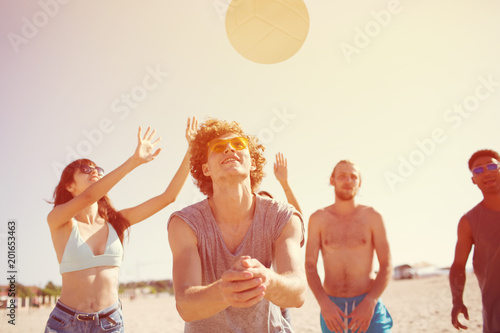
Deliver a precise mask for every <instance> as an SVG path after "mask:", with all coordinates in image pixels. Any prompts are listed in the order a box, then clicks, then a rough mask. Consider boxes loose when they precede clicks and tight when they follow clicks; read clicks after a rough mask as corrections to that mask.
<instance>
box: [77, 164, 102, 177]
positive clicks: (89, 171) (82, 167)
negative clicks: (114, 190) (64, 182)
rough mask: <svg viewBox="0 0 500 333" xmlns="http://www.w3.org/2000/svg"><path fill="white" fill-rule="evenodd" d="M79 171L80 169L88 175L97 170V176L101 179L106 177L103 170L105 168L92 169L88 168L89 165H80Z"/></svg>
mask: <svg viewBox="0 0 500 333" xmlns="http://www.w3.org/2000/svg"><path fill="white" fill-rule="evenodd" d="M78 169H79V170H80V171H81V172H83V173H86V174H90V173H92V172H93V171H94V170H96V171H97V175H98V176H99V177H102V176H104V169H103V168H101V167H98V166H96V167H91V166H88V165H85V164H80V165H79V166H78Z"/></svg>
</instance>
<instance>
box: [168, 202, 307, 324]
mask: <svg viewBox="0 0 500 333" xmlns="http://www.w3.org/2000/svg"><path fill="white" fill-rule="evenodd" d="M293 214H296V215H297V216H299V217H300V219H301V221H302V223H303V220H302V216H301V215H300V213H298V212H297V211H296V210H295V209H294V208H293V206H291V205H289V204H287V203H281V202H277V201H274V200H271V199H268V198H264V197H261V196H259V195H256V202H255V211H254V216H253V221H252V224H251V226H250V228H249V229H248V231H247V233H246V235H245V237H244V238H243V241H242V242H241V244H240V245H239V246H238V248H237V249H236V251H235V252H234V254H233V253H231V252H230V251H229V250H228V249H227V247H226V244H225V243H224V241H223V238H222V234H221V232H220V229H219V227H218V226H217V223H216V222H215V218H214V216H213V214H212V210H211V209H210V206H209V204H208V200H207V199H205V200H203V201H200V202H198V203H196V204H194V205H191V206H188V207H186V208H184V209H182V210H181V211H177V212H175V213H173V214H172V216H170V219H169V223H170V220H171V219H172V217H174V216H178V217H180V218H181V219H182V220H184V222H186V224H187V225H188V226H189V227H190V228H191V229H193V231H194V233H195V235H196V238H197V240H198V253H199V255H200V259H201V265H202V284H203V285H208V284H210V283H212V282H214V281H217V280H219V279H220V278H221V277H222V274H223V273H224V272H225V271H227V270H228V269H230V268H231V267H232V266H233V263H234V261H235V259H237V258H238V257H240V256H244V255H248V256H251V257H252V258H255V259H257V260H259V262H260V263H262V264H263V265H264V266H266V267H268V268H270V267H271V264H272V261H273V257H274V256H273V253H274V243H275V241H276V239H277V238H278V237H279V235H280V234H281V231H282V230H283V228H284V226H285V225H286V224H287V222H288V221H289V220H290V218H291V217H292V215H293ZM302 237H303V235H302ZM184 332H187V333H191V332H193V333H194V332H196V333H199V332H216V333H222V332H228V333H229V332H232V333H234V332H245V333H249V332H250V333H251V332H255V333H265V332H273V333H274V332H293V331H292V328H291V326H290V324H289V323H288V322H287V321H286V320H285V319H284V318H283V316H282V315H281V311H280V308H279V307H278V306H276V305H274V304H273V303H271V302H269V301H268V300H266V299H263V300H262V301H261V302H259V303H258V304H256V305H254V306H252V307H250V308H235V307H231V306H230V307H228V308H227V309H225V310H224V311H221V312H219V313H217V314H216V315H214V316H212V317H210V318H207V319H202V320H197V321H192V322H187V323H186V325H185V328H184Z"/></svg>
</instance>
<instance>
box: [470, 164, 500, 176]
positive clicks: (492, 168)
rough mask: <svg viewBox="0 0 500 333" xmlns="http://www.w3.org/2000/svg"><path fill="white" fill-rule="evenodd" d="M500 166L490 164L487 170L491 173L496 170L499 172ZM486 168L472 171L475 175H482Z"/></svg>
mask: <svg viewBox="0 0 500 333" xmlns="http://www.w3.org/2000/svg"><path fill="white" fill-rule="evenodd" d="M498 167H499V166H498V164H496V163H490V164H487V165H486V169H488V170H490V171H495V170H498ZM484 170H485V168H484V167H483V166H480V167H477V168H474V169H472V172H473V173H474V174H475V175H480V174H482V173H483V172H484Z"/></svg>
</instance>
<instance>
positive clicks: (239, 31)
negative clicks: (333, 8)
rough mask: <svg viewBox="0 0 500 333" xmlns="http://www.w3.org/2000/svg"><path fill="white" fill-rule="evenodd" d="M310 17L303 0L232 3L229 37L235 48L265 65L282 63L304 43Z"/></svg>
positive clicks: (230, 6)
mask: <svg viewBox="0 0 500 333" xmlns="http://www.w3.org/2000/svg"><path fill="white" fill-rule="evenodd" d="M308 32H309V14H308V12H307V7H306V5H305V4H304V2H303V1H302V0H232V1H231V3H230V5H229V7H228V9H227V12H226V34H227V37H228V39H229V42H230V43H231V45H232V46H233V48H234V49H235V50H236V51H237V52H238V53H239V54H241V55H242V56H243V57H245V58H246V59H248V60H251V61H254V62H257V63H261V64H274V63H278V62H282V61H284V60H286V59H288V58H290V57H291V56H293V55H294V54H295V53H297V51H298V50H299V49H300V48H301V47H302V45H303V44H304V42H305V40H306V37H307V33H308Z"/></svg>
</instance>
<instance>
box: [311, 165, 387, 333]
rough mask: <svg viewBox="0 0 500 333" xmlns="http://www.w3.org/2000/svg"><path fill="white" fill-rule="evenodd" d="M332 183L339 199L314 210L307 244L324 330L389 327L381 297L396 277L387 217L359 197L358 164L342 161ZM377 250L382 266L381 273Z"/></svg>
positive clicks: (373, 330) (375, 330) (333, 173)
mask: <svg viewBox="0 0 500 333" xmlns="http://www.w3.org/2000/svg"><path fill="white" fill-rule="evenodd" d="M330 183H331V184H332V185H333V186H334V188H335V203H334V204H333V205H331V206H328V207H325V208H323V209H320V210H318V211H316V212H315V213H314V214H313V215H311V218H310V220H309V227H308V239H307V245H306V275H307V281H308V283H309V286H310V288H311V290H312V292H313V293H314V296H315V297H316V299H317V301H318V303H319V306H320V308H321V316H320V321H321V329H322V331H323V332H337V333H338V332H356V331H357V332H367V333H374V332H377V333H378V332H390V329H391V327H392V318H391V316H390V315H389V313H388V311H387V309H386V308H385V306H384V305H383V304H382V302H381V301H380V299H379V298H380V296H381V295H382V292H383V291H384V289H385V288H386V286H387V285H388V283H389V280H390V278H391V276H392V264H391V254H390V249H389V243H388V241H387V236H386V231H385V227H384V222H383V220H382V217H381V216H380V214H379V213H378V212H376V211H375V210H374V209H373V208H371V207H368V206H364V205H360V204H358V203H357V202H356V198H355V197H356V194H357V192H358V190H359V188H360V186H361V174H360V171H359V168H358V166H357V165H356V164H355V163H353V162H351V161H348V160H342V161H340V162H339V163H338V164H337V165H336V166H335V168H334V169H333V172H332V175H331V177H330ZM319 251H321V255H322V257H323V264H324V269H325V279H324V283H323V285H322V284H321V279H320V277H319V275H318V271H317V262H318V254H319ZM375 253H376V254H377V259H378V262H379V266H380V267H379V271H378V273H377V274H375V272H374V268H373V256H374V254H375ZM349 329H350V330H349Z"/></svg>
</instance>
